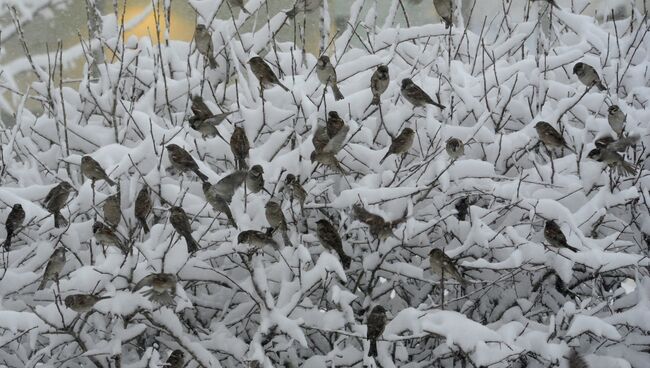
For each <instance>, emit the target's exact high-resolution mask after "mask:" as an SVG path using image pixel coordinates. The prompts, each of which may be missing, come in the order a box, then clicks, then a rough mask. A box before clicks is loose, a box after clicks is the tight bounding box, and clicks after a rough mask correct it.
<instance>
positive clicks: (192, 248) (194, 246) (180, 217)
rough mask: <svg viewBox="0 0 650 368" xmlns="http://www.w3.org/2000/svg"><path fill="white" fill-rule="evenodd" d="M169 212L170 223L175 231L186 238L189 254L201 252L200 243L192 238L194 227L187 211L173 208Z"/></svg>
mask: <svg viewBox="0 0 650 368" xmlns="http://www.w3.org/2000/svg"><path fill="white" fill-rule="evenodd" d="M169 211H170V215H169V222H171V224H172V226H173V227H174V230H176V232H177V233H178V234H179V235H180V236H182V237H183V238H185V242H186V243H187V252H188V253H190V254H192V253H194V252H196V251H197V250H199V249H200V247H199V243H197V242H196V240H194V238H193V237H192V226H190V219H189V217H187V214H186V213H185V211H184V210H183V209H182V208H180V207H178V206H172V208H170V209H169Z"/></svg>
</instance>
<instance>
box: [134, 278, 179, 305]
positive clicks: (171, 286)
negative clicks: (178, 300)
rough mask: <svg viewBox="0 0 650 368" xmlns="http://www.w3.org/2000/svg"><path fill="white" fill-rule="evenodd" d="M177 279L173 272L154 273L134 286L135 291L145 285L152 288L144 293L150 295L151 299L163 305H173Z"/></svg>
mask: <svg viewBox="0 0 650 368" xmlns="http://www.w3.org/2000/svg"><path fill="white" fill-rule="evenodd" d="M176 283H177V279H176V276H175V275H174V274H171V273H152V274H150V275H147V276H145V277H143V278H142V280H140V281H138V283H137V284H135V286H134V287H133V291H138V290H140V289H142V288H143V287H145V286H148V287H150V288H151V289H150V290H148V291H145V292H143V293H142V295H144V296H147V297H149V300H151V301H152V302H156V303H158V304H161V305H173V304H174V297H175V296H176Z"/></svg>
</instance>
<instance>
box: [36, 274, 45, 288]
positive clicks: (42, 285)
mask: <svg viewBox="0 0 650 368" xmlns="http://www.w3.org/2000/svg"><path fill="white" fill-rule="evenodd" d="M47 281H48V279H47V277H45V275H43V279H42V280H41V283H40V284H38V289H36V290H43V289H45V285H47Z"/></svg>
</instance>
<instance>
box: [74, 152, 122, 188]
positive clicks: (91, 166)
mask: <svg viewBox="0 0 650 368" xmlns="http://www.w3.org/2000/svg"><path fill="white" fill-rule="evenodd" d="M81 173H82V174H83V175H84V176H85V177H87V178H88V179H90V180H92V182H93V185H94V184H95V182H96V181H97V180H104V181H106V182H107V183H108V185H110V186H113V185H115V182H114V181H112V180H111V179H110V178H109V177H108V175H106V171H104V169H102V167H101V165H100V164H99V162H97V161H95V160H94V159H93V158H92V157H90V156H83V157H81Z"/></svg>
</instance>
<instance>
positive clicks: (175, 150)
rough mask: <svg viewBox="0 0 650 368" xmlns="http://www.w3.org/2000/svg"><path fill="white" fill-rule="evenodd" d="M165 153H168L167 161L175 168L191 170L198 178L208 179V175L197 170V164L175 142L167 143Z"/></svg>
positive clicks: (181, 170)
mask: <svg viewBox="0 0 650 368" xmlns="http://www.w3.org/2000/svg"><path fill="white" fill-rule="evenodd" d="M167 153H168V155H169V161H170V162H171V164H172V166H173V167H174V168H175V169H176V170H178V171H180V172H187V171H192V172H194V174H196V176H198V177H199V179H201V181H207V180H208V177H207V176H205V174H203V173H202V172H201V171H199V165H198V164H197V163H196V161H194V158H193V157H192V155H190V153H189V152H187V151H186V150H184V149H182V148H181V147H179V146H177V145H175V144H168V145H167Z"/></svg>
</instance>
